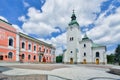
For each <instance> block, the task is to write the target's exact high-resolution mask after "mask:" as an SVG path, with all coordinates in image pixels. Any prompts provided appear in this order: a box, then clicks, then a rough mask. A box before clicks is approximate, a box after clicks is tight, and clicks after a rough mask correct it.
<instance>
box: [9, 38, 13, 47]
mask: <svg viewBox="0 0 120 80" xmlns="http://www.w3.org/2000/svg"><path fill="white" fill-rule="evenodd" d="M9 46H13V39H12V38H9Z"/></svg>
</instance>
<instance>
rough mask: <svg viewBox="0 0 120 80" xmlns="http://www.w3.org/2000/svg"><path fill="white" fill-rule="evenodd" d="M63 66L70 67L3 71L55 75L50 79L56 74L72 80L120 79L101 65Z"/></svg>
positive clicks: (16, 73) (13, 73) (14, 73)
mask: <svg viewBox="0 0 120 80" xmlns="http://www.w3.org/2000/svg"><path fill="white" fill-rule="evenodd" d="M29 65H36V64H29ZM40 65H43V66H45V67H46V66H48V65H50V66H51V65H57V64H48V65H44V64H40ZM61 65H63V64H61ZM61 65H59V64H58V66H61ZM7 66H8V65H7ZM23 66H24V65H23ZM63 66H68V67H65V68H58V69H54V70H33V69H19V68H12V69H9V70H6V71H3V74H5V75H12V76H16V75H18V76H19V75H31V74H32V75H33V74H45V75H53V76H51V77H48V78H49V79H48V80H54V79H51V78H52V77H54V78H55V76H58V77H63V78H66V79H72V80H95V79H101V80H109V79H110V80H120V76H118V75H114V74H110V73H107V72H106V69H105V70H104V69H101V68H99V67H89V66H88V67H85V66H80V65H63ZM100 67H101V65H100ZM102 68H103V67H102ZM61 80H62V79H61ZM63 80H64V79H63Z"/></svg>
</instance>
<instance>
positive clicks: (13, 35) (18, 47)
mask: <svg viewBox="0 0 120 80" xmlns="http://www.w3.org/2000/svg"><path fill="white" fill-rule="evenodd" d="M0 61H3V62H55V47H54V46H53V45H51V44H48V43H45V42H43V41H40V40H38V39H35V38H33V37H30V36H28V35H26V34H23V33H20V32H17V30H16V29H15V28H14V27H13V26H12V25H11V24H10V23H8V22H6V21H4V20H1V19H0Z"/></svg>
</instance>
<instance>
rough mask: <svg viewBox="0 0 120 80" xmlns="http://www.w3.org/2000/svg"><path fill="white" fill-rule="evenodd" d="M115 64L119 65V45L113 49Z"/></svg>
mask: <svg viewBox="0 0 120 80" xmlns="http://www.w3.org/2000/svg"><path fill="white" fill-rule="evenodd" d="M115 62H116V63H119V65H120V44H119V45H118V46H117V48H116V49H115Z"/></svg>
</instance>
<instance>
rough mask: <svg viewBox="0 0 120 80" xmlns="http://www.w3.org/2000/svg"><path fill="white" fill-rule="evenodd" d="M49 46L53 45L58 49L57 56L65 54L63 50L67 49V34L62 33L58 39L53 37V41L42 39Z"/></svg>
mask: <svg viewBox="0 0 120 80" xmlns="http://www.w3.org/2000/svg"><path fill="white" fill-rule="evenodd" d="M40 40H42V41H44V42H47V43H49V44H53V45H54V46H55V47H56V55H59V54H61V53H63V50H64V49H66V41H67V40H66V33H62V34H61V35H59V36H57V37H52V38H51V39H47V40H45V39H43V38H42V39H40Z"/></svg>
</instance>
